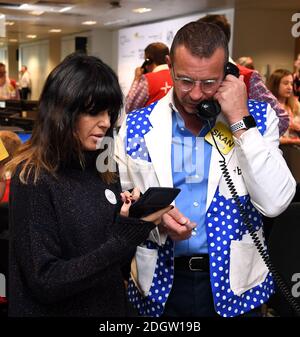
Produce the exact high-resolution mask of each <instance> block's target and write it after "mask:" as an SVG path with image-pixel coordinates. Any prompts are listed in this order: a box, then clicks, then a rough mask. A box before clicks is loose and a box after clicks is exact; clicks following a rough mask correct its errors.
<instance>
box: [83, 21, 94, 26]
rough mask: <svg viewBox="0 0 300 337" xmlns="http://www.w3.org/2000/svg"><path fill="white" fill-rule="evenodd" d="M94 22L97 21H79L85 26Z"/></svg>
mask: <svg viewBox="0 0 300 337" xmlns="http://www.w3.org/2000/svg"><path fill="white" fill-rule="evenodd" d="M96 23H97V21H83V22H81V24H83V25H87V26H91V25H95V24H96Z"/></svg>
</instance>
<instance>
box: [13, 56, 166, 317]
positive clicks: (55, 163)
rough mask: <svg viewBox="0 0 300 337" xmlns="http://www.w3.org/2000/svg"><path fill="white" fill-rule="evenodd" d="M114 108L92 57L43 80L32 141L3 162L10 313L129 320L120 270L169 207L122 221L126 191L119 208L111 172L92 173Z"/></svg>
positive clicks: (103, 73) (109, 82)
mask: <svg viewBox="0 0 300 337" xmlns="http://www.w3.org/2000/svg"><path fill="white" fill-rule="evenodd" d="M121 105H122V93H121V90H120V86H119V83H118V80H117V77H116V75H115V74H114V72H113V71H112V70H111V68H109V67H108V66H107V65H106V64H104V63H103V62H102V61H101V60H99V59H98V58H96V57H92V56H85V55H81V54H73V55H71V56H68V57H67V58H66V59H65V60H64V61H63V62H62V63H61V64H59V65H58V66H57V67H56V68H55V69H54V70H53V71H52V72H51V73H50V75H49V76H48V78H47V80H46V83H45V86H44V88H43V91H42V94H41V97H40V103H39V114H38V117H37V122H36V125H35V129H34V131H33V134H32V137H31V138H30V140H29V141H28V142H27V143H26V144H23V145H22V147H21V149H20V151H19V153H18V156H17V157H15V158H14V159H13V160H12V161H11V162H10V164H9V169H10V171H11V172H13V173H14V175H13V178H12V182H11V194H10V220H11V223H10V235H11V237H10V239H11V242H10V261H9V269H10V270H9V274H10V279H9V282H10V283H9V285H10V287H9V315H10V316H81V317H84V316H99V317H100V316H126V315H127V314H128V311H127V310H128V307H127V298H126V295H125V287H124V281H123V276H122V272H121V267H122V266H123V265H124V264H125V263H127V262H128V257H129V256H131V253H132V251H134V250H135V247H136V246H137V245H138V244H139V243H141V242H142V241H143V240H145V239H146V238H147V236H148V234H149V232H150V231H151V230H152V229H153V228H154V227H155V224H154V223H158V222H159V221H160V216H161V215H162V214H163V213H164V212H165V211H168V210H169V209H170V207H168V208H166V209H165V210H162V211H159V212H156V213H154V214H151V215H149V216H147V217H146V218H144V219H143V220H141V219H135V218H129V217H126V215H128V210H129V207H130V205H131V198H130V194H129V193H128V192H125V193H123V194H122V201H123V205H122V201H121V198H120V192H121V191H120V185H119V182H118V180H117V176H116V173H115V172H109V171H106V172H101V173H100V172H98V171H97V168H96V159H97V156H98V155H99V154H100V153H103V152H104V151H103V150H97V149H98V148H99V146H100V145H101V142H103V140H104V137H105V136H106V137H112V134H113V127H114V125H115V123H116V121H117V118H118V113H119V111H120V108H121ZM118 201H119V202H118ZM121 205H122V208H121ZM120 208H121V210H120Z"/></svg>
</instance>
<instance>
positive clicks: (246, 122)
mask: <svg viewBox="0 0 300 337" xmlns="http://www.w3.org/2000/svg"><path fill="white" fill-rule="evenodd" d="M255 127H256V121H255V119H254V117H253V116H252V115H249V116H245V117H244V118H243V119H242V120H240V121H238V122H236V123H234V124H232V125H230V130H231V132H232V133H235V132H237V131H239V130H242V129H246V130H248V129H250V128H255Z"/></svg>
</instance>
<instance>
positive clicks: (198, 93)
mask: <svg viewBox="0 0 300 337" xmlns="http://www.w3.org/2000/svg"><path fill="white" fill-rule="evenodd" d="M189 95H190V98H191V99H192V100H193V101H198V100H200V99H201V98H203V95H204V93H203V91H202V89H201V83H199V82H196V83H195V85H194V87H193V89H192V90H191V91H190V93H189Z"/></svg>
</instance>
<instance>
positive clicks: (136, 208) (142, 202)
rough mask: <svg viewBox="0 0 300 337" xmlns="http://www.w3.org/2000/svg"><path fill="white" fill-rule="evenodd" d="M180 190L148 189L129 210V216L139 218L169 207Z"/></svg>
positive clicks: (166, 188) (168, 188)
mask: <svg viewBox="0 0 300 337" xmlns="http://www.w3.org/2000/svg"><path fill="white" fill-rule="evenodd" d="M180 191H181V190H180V188H173V187H150V188H148V190H147V191H146V192H145V193H144V194H143V195H142V196H141V197H140V198H139V199H138V200H137V201H136V202H134V203H133V204H132V205H131V207H130V209H129V216H130V217H134V218H141V217H144V216H147V215H149V214H151V213H154V212H156V211H159V210H160V209H163V208H165V207H167V206H169V205H170V204H171V203H172V201H173V200H174V199H175V198H176V197H177V195H178V194H179V192H180Z"/></svg>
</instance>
